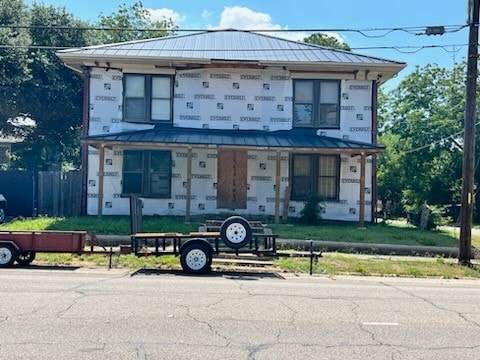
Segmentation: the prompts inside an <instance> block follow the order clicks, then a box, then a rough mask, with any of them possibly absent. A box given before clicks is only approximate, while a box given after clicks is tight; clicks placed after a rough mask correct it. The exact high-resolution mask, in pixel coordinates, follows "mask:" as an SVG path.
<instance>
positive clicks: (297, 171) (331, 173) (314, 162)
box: [291, 154, 340, 200]
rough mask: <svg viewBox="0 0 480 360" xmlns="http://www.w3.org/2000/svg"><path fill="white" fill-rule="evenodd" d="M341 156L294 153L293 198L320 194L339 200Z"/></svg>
mask: <svg viewBox="0 0 480 360" xmlns="http://www.w3.org/2000/svg"><path fill="white" fill-rule="evenodd" d="M339 179H340V157H339V156H338V155H319V154H313V155H310V154H294V155H292V184H291V185H292V200H306V198H307V197H308V196H309V195H320V196H321V197H323V198H324V199H325V200H338V192H339Z"/></svg>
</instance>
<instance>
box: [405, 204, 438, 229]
mask: <svg viewBox="0 0 480 360" xmlns="http://www.w3.org/2000/svg"><path fill="white" fill-rule="evenodd" d="M422 206H423V205H422ZM429 209H430V216H429V217H428V222H427V229H428V230H431V229H436V228H437V227H438V226H440V225H446V223H447V220H445V219H444V218H443V217H442V212H443V210H442V208H441V207H438V206H432V205H429ZM407 212H408V216H407V218H408V222H409V223H411V224H412V225H415V226H416V227H420V219H421V217H422V207H421V206H420V207H416V208H413V207H412V208H410V209H408V210H407Z"/></svg>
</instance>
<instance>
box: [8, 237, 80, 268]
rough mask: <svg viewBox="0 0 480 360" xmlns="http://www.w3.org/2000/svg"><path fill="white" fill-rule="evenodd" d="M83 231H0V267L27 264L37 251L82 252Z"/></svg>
mask: <svg viewBox="0 0 480 360" xmlns="http://www.w3.org/2000/svg"><path fill="white" fill-rule="evenodd" d="M85 236H86V233H85V231H0V267H7V266H11V265H12V264H13V263H14V262H17V263H18V264H19V265H28V264H30V263H31V262H32V261H33V260H34V259H35V254H36V253H37V252H49V253H76V254H83V253H84V247H85Z"/></svg>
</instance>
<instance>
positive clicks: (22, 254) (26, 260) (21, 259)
mask: <svg viewBox="0 0 480 360" xmlns="http://www.w3.org/2000/svg"><path fill="white" fill-rule="evenodd" d="M35 255H36V253H35V251H19V252H18V254H17V259H16V260H17V263H18V265H20V266H27V265H30V264H31V262H32V261H33V260H35Z"/></svg>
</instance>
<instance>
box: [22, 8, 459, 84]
mask: <svg viewBox="0 0 480 360" xmlns="http://www.w3.org/2000/svg"><path fill="white" fill-rule="evenodd" d="M34 1H35V0H25V1H24V2H25V3H26V4H27V5H28V4H31V3H33V2H34ZM37 2H40V3H44V4H46V5H54V6H57V7H65V8H66V9H67V11H68V12H70V13H72V14H73V15H75V16H76V17H78V18H81V19H84V20H89V21H92V22H93V21H95V20H97V19H98V15H99V14H100V13H103V14H106V15H109V14H111V13H112V12H116V11H117V10H118V6H119V5H121V4H124V3H125V4H127V5H132V4H133V3H135V2H136V1H135V0H120V1H117V0H107V1H102V0H41V1H38V0H37ZM142 2H143V5H144V7H145V8H147V9H149V10H150V11H151V14H152V16H154V17H158V18H161V17H163V16H166V17H169V18H172V20H173V21H174V23H175V25H177V26H178V27H179V28H181V29H209V28H238V29H250V30H252V29H290V30H292V29H373V28H405V27H423V28H425V27H426V26H436V25H444V26H447V25H460V26H461V25H465V24H466V19H467V5H468V0H402V1H385V0H333V1H332V0H330V1H325V0H295V1H292V0H243V1H241V0H237V1H233V0H224V1H218V0H201V1H200V0H165V1H158V0H143V1H142ZM449 29H453V28H449ZM416 32H418V31H416ZM385 33H386V31H378V32H368V33H367V34H368V35H370V36H378V37H365V36H363V35H361V34H359V33H355V32H340V31H335V32H331V33H330V34H331V35H334V36H336V37H339V38H340V39H343V41H345V42H346V43H348V44H349V45H350V46H351V47H352V48H353V49H354V51H355V52H358V53H361V54H366V55H372V56H378V57H382V58H387V59H392V60H397V61H403V62H406V63H407V64H408V67H407V68H406V69H405V70H403V71H402V73H401V74H400V76H399V77H398V78H397V79H393V80H390V81H389V82H387V88H391V87H392V86H396V85H397V84H398V82H399V81H400V80H401V78H403V77H404V76H405V75H407V74H409V73H410V72H411V71H413V69H414V68H415V66H417V65H418V66H424V65H426V64H428V63H437V64H439V65H441V66H443V67H446V68H451V67H452V66H453V64H454V62H460V61H463V60H464V59H465V57H466V54H467V46H466V44H467V42H468V28H464V29H461V30H459V31H457V32H449V33H446V34H444V35H442V36H426V35H415V34H412V33H408V32H405V31H394V32H391V33H389V34H385ZM276 35H277V36H283V37H288V38H290V39H294V40H301V39H303V37H305V36H306V35H308V34H306V33H302V32H300V33H277V34H276ZM381 35H385V36H381ZM432 45H433V46H442V47H437V48H427V49H419V48H418V47H421V46H432ZM393 46H395V47H406V46H409V47H412V48H409V49H408V48H404V49H399V50H394V49H379V48H377V49H365V48H366V47H393Z"/></svg>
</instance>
